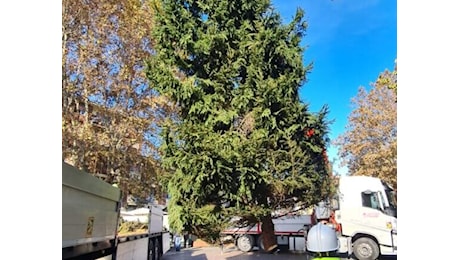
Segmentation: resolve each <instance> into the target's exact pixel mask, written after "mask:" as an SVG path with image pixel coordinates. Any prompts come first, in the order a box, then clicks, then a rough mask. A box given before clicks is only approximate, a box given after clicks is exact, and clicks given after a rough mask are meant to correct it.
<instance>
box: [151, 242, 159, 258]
mask: <svg viewBox="0 0 460 260" xmlns="http://www.w3.org/2000/svg"><path fill="white" fill-rule="evenodd" d="M154 241H155V242H154V247H153V256H154V257H155V258H154V259H155V260H159V259H160V243H159V242H158V239H156V238H155V239H154Z"/></svg>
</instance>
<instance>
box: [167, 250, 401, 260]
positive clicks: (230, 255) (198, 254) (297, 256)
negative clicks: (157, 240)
mask: <svg viewBox="0 0 460 260" xmlns="http://www.w3.org/2000/svg"><path fill="white" fill-rule="evenodd" d="M340 257H341V260H347V259H353V258H347V256H346V255H340ZM161 259H162V260H173V259H174V260H277V259H278V260H301V259H302V260H306V259H308V258H307V255H306V253H302V252H292V251H289V250H283V249H281V250H280V251H279V252H278V253H275V254H269V253H265V252H261V251H259V250H257V248H256V249H255V250H253V251H252V252H248V253H245V252H241V251H239V250H238V249H237V248H236V247H226V248H223V249H222V248H220V247H206V248H185V249H182V250H181V251H178V252H176V251H174V249H171V250H170V251H168V252H167V253H166V254H165V255H164V256H163V257H162V258H161ZM396 259H397V257H396V256H391V257H381V258H379V260H396Z"/></svg>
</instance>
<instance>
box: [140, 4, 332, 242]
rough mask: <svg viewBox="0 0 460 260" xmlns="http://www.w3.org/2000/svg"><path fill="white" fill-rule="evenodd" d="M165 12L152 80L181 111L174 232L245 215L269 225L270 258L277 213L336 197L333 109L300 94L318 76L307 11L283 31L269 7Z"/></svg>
mask: <svg viewBox="0 0 460 260" xmlns="http://www.w3.org/2000/svg"><path fill="white" fill-rule="evenodd" d="M161 9H162V11H161V12H160V14H159V15H157V16H156V17H155V18H156V24H155V28H156V30H155V32H154V38H155V44H156V53H155V55H154V56H153V57H152V59H151V61H150V62H149V67H148V72H147V75H148V77H149V79H150V81H151V85H152V87H154V88H155V89H156V90H158V91H159V92H160V93H161V94H164V95H166V96H167V97H168V98H170V99H171V100H174V101H175V102H176V103H177V106H178V107H179V109H180V112H179V115H180V118H179V119H177V120H170V122H169V123H168V124H165V125H164V132H163V137H164V140H163V141H164V143H163V157H162V158H163V162H164V164H165V166H166V167H167V168H168V169H170V171H171V176H169V179H168V181H169V186H168V188H169V193H170V195H171V200H170V206H169V213H170V219H171V223H170V224H171V226H172V228H174V229H175V230H177V231H181V230H182V229H185V230H190V231H192V232H194V233H195V234H198V235H200V234H204V233H205V232H206V233H207V234H208V235H209V234H217V233H218V232H219V230H220V228H222V227H223V223H224V222H225V221H226V220H228V217H229V216H232V215H238V216H241V217H242V218H243V220H246V221H249V222H257V221H261V222H262V223H263V224H262V232H263V236H262V237H263V248H266V249H268V250H270V249H272V248H274V247H276V239H275V237H274V230H273V222H272V215H271V213H272V212H273V210H275V209H279V208H285V209H292V208H293V207H294V206H299V205H300V206H302V205H311V204H312V203H316V202H317V201H318V200H319V199H321V198H322V197H324V196H326V195H327V190H328V189H327V188H326V189H324V187H327V183H328V180H329V178H328V177H329V175H328V173H329V172H328V167H327V164H326V161H325V160H324V156H323V155H324V148H325V146H326V145H327V143H326V141H325V140H326V138H325V135H326V133H327V122H326V115H327V109H326V108H325V109H323V110H321V111H320V112H319V113H317V114H313V113H311V112H309V111H308V106H307V105H305V104H302V102H301V101H300V99H299V93H298V91H299V88H300V87H301V86H302V84H303V83H304V82H305V80H306V73H307V72H308V71H309V70H310V69H311V65H308V66H305V65H304V64H303V60H302V54H303V51H304V49H303V48H302V47H301V46H300V42H301V39H302V36H303V34H304V32H305V30H306V28H307V24H306V22H304V21H303V20H302V18H303V11H302V10H300V9H299V10H298V11H297V13H296V15H295V17H294V19H293V21H292V22H290V23H288V24H283V23H282V21H281V18H280V15H279V14H278V13H277V12H276V11H275V10H273V8H272V7H271V5H270V1H268V0H235V1H226V0H218V1H217V0H211V1H193V0H165V1H163V3H162V6H161ZM325 185H326V186H325ZM213 232H214V233H213Z"/></svg>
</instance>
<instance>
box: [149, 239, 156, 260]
mask: <svg viewBox="0 0 460 260" xmlns="http://www.w3.org/2000/svg"><path fill="white" fill-rule="evenodd" d="M153 252H154V243H153V239H149V249H148V255H147V259H148V260H154V259H155V258H153V256H154V255H153Z"/></svg>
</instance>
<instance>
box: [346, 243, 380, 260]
mask: <svg viewBox="0 0 460 260" xmlns="http://www.w3.org/2000/svg"><path fill="white" fill-rule="evenodd" d="M353 254H354V256H355V257H356V259H358V260H376V259H377V258H378V257H379V255H380V249H379V246H378V245H377V243H376V242H375V241H374V240H373V239H371V238H368V237H361V238H358V239H357V240H356V241H355V242H354V243H353Z"/></svg>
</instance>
